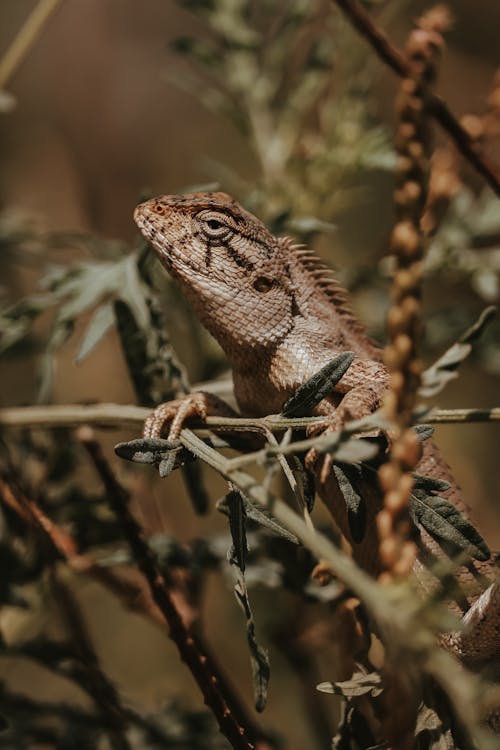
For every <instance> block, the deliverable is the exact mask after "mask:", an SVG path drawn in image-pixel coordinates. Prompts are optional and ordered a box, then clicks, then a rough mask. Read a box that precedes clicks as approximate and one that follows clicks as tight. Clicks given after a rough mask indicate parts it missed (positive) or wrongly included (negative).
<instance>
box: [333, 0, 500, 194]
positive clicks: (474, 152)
mask: <svg viewBox="0 0 500 750" xmlns="http://www.w3.org/2000/svg"><path fill="white" fill-rule="evenodd" d="M333 2H334V3H336V5H338V7H339V8H340V9H341V10H342V12H343V13H344V14H345V15H346V16H347V17H348V18H349V20H350V22H351V23H352V25H353V26H354V28H355V29H357V30H358V31H359V33H360V34H361V35H362V36H363V37H364V38H365V39H366V40H367V42H368V43H369V44H370V45H371V46H372V47H373V49H374V50H375V52H376V53H377V55H378V56H379V57H380V59H381V60H382V61H383V62H384V63H385V64H386V65H388V66H389V67H390V68H391V69H392V70H393V71H394V72H395V73H397V75H399V76H401V77H402V78H406V77H408V76H409V75H410V74H411V65H410V62H409V60H408V59H407V57H406V56H405V55H403V54H402V52H400V50H398V49H397V48H396V47H395V46H394V45H393V44H392V42H391V41H390V40H389V39H388V37H387V36H386V35H385V34H384V32H383V31H382V30H381V29H380V28H379V27H378V26H376V24H375V23H374V22H373V20H372V19H371V18H370V15H369V13H368V12H367V11H366V10H365V9H364V8H363V6H362V5H361V3H360V2H358V0H333ZM428 106H429V112H430V114H431V115H432V116H433V117H434V118H435V119H436V120H437V122H439V124H440V125H441V127H442V128H443V129H444V130H446V132H447V133H448V135H449V136H450V138H452V140H453V141H454V143H455V145H456V147H457V148H458V150H459V151H460V153H461V154H462V156H463V157H464V158H465V159H467V161H469V162H470V163H471V164H472V165H473V167H474V168H475V169H476V170H477V172H479V174H480V175H481V176H482V177H483V178H484V179H485V180H486V182H487V183H488V185H489V186H490V187H491V188H492V190H494V192H495V193H496V195H497V196H498V197H500V175H499V174H498V170H497V168H496V167H495V166H494V165H493V164H490V162H489V161H488V160H487V159H486V157H485V156H484V155H483V154H481V153H480V151H479V148H478V144H477V142H476V141H475V140H474V138H473V137H471V135H470V134H469V133H468V132H467V130H466V129H465V128H464V127H463V126H462V125H461V124H460V122H459V121H458V120H457V118H456V117H455V115H454V114H453V113H452V112H451V111H450V109H449V108H448V106H447V104H446V103H445V102H444V101H443V99H441V98H440V97H439V96H436V95H433V96H431V97H430V99H429V103H428Z"/></svg>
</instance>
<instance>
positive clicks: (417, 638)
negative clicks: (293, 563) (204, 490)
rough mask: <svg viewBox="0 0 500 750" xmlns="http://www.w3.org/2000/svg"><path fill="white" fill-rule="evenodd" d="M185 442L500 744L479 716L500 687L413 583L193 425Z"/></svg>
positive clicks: (481, 739)
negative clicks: (430, 621)
mask: <svg viewBox="0 0 500 750" xmlns="http://www.w3.org/2000/svg"><path fill="white" fill-rule="evenodd" d="M180 442H181V443H182V444H183V445H184V447H185V448H187V449H188V450H189V451H191V452H192V453H194V454H195V455H196V456H197V457H198V458H200V459H202V460H203V461H205V463H207V464H208V465H209V466H211V467H212V468H213V469H215V470H216V471H217V472H219V473H220V474H221V475H222V476H223V477H224V478H225V479H226V480H228V481H230V482H231V484H232V485H234V486H236V487H237V488H238V489H239V490H240V491H241V492H242V493H243V494H245V495H247V496H248V497H249V498H251V499H252V500H253V501H254V502H255V503H257V504H258V505H260V506H263V507H264V508H265V509H268V510H269V509H271V510H272V513H273V516H274V517H275V518H276V519H277V520H278V521H279V522H280V523H281V524H282V525H283V526H284V527H285V528H286V529H287V530H288V531H290V532H292V534H294V535H295V536H296V537H297V538H298V539H299V540H300V541H301V542H302V544H303V545H304V546H305V547H306V548H307V549H309V550H310V551H311V552H312V554H313V555H314V556H315V557H316V559H317V560H321V561H322V562H323V563H324V564H325V565H326V566H328V567H329V568H330V570H331V571H332V573H333V574H334V575H335V576H336V577H337V578H339V579H340V580H341V581H342V582H343V583H344V584H345V585H346V586H347V587H348V588H349V589H350V590H351V591H353V592H354V594H356V595H357V596H358V597H359V598H360V599H361V601H363V603H364V604H365V606H366V607H367V609H368V611H369V613H370V615H371V617H372V618H373V620H374V622H375V623H376V627H377V631H378V634H379V636H380V637H381V640H382V642H383V643H384V646H385V648H386V649H388V650H390V651H392V653H393V654H396V655H397V656H398V658H399V659H400V661H401V659H404V661H405V664H406V665H407V669H409V668H410V667H411V665H412V664H415V665H419V667H423V669H424V670H425V671H426V672H427V673H428V674H430V675H432V676H434V678H435V679H436V681H437V682H438V683H439V685H440V686H441V687H442V689H443V690H444V691H445V692H446V694H447V695H448V697H449V699H450V701H451V703H452V704H453V707H454V709H455V711H456V712H457V714H458V715H460V716H461V719H462V723H463V724H464V726H466V727H467V729H468V731H469V732H470V734H471V736H472V737H474V738H476V739H477V740H478V743H477V744H478V746H479V745H481V746H482V747H488V748H492V747H493V746H494V745H493V742H494V740H492V742H491V744H490V739H491V737H492V735H491V734H490V733H489V732H486V731H484V730H482V729H481V728H480V727H479V726H478V723H477V716H478V715H480V714H482V713H484V712H485V711H487V710H489V709H490V708H491V705H496V702H497V700H498V691H495V690H493V693H492V695H488V696H487V695H486V694H485V691H483V690H481V689H480V678H479V677H478V676H477V675H474V674H472V673H470V672H468V671H467V670H465V669H464V668H463V666H462V665H461V664H459V662H458V661H457V660H456V659H455V658H454V657H453V656H452V655H451V654H450V653H447V652H445V651H444V650H443V649H442V648H440V647H439V646H438V644H437V640H436V637H435V633H434V632H433V630H431V629H430V628H429V627H428V626H427V627H426V626H425V618H426V613H425V603H424V602H422V601H421V599H420V597H418V596H415V592H414V589H413V588H409V589H408V588H407V589H404V588H403V587H401V585H398V586H394V585H391V584H384V585H381V584H377V583H376V582H375V581H374V580H373V578H371V577H370V576H369V575H368V573H366V572H365V571H364V570H362V569H361V568H360V567H359V566H358V565H357V564H356V563H355V562H354V560H353V559H352V558H350V557H348V556H347V555H346V554H345V553H344V552H343V551H342V550H341V549H340V548H338V547H335V546H334V545H333V544H332V543H331V541H330V540H329V539H328V538H327V537H326V536H324V534H322V533H320V532H318V531H317V530H316V529H314V528H311V527H310V526H309V525H308V524H307V523H306V522H305V521H304V520H303V519H302V518H301V517H300V516H299V515H298V514H297V513H296V512H295V511H294V510H292V509H291V508H290V507H289V506H288V505H287V504H286V503H285V502H283V500H281V499H279V498H277V497H272V496H270V494H269V493H268V492H267V491H266V490H265V489H264V488H263V487H262V485H260V484H259V483H258V482H257V481H256V480H255V479H254V478H253V477H251V476H250V475H248V474H245V473H243V472H241V471H232V470H231V463H230V460H229V459H227V458H225V457H224V456H222V455H221V454H220V453H218V452H217V451H216V450H214V449H213V448H211V447H210V446H208V445H207V444H206V443H204V442H203V441H202V440H201V439H200V438H199V437H197V436H196V435H195V434H194V432H192V430H189V429H187V428H184V429H183V430H182V431H181V433H180ZM417 623H418V624H419V629H418V634H417V632H416V627H417ZM408 633H412V637H411V638H408ZM457 685H460V686H461V688H463V692H461V691H459V690H457ZM481 743H483V744H481Z"/></svg>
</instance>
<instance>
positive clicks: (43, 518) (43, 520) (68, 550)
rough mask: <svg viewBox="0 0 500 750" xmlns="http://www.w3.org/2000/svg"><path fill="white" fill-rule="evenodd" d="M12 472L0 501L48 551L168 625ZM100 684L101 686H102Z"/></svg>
mask: <svg viewBox="0 0 500 750" xmlns="http://www.w3.org/2000/svg"><path fill="white" fill-rule="evenodd" d="M6 456H7V458H8V452H7V453H6ZM10 471H11V474H12V476H11V474H8V472H7V473H6V474H5V476H4V477H0V500H1V501H3V502H4V503H5V505H7V506H8V507H9V508H10V509H11V510H13V511H14V512H15V513H16V514H17V515H18V516H19V518H21V519H22V520H23V521H24V523H26V524H27V525H28V526H29V527H32V528H33V529H34V530H35V532H37V533H38V534H39V535H40V538H41V539H42V540H43V541H44V542H48V545H49V549H50V550H52V551H53V553H54V555H55V556H57V555H60V556H61V557H62V558H63V559H64V560H65V562H66V563H67V564H68V566H69V568H70V569H71V570H73V571H74V572H75V573H77V574H79V575H81V574H84V575H89V576H90V577H91V578H93V579H94V580H95V581H96V582H98V583H100V584H101V585H103V586H105V587H106V588H107V589H108V590H110V591H111V592H112V593H113V594H114V595H115V596H117V597H118V598H119V599H120V601H121V602H122V604H123V605H124V606H125V607H126V608H128V609H129V610H131V611H134V612H137V613H138V614H142V615H146V616H148V617H149V618H150V619H152V620H153V621H154V622H156V623H158V624H161V625H165V624H168V620H167V618H166V617H165V613H164V611H163V610H162V609H161V608H160V607H158V606H157V604H155V601H152V600H150V599H149V597H148V596H146V592H145V590H144V589H143V587H142V586H141V585H140V584H139V583H137V582H135V581H133V580H129V579H125V578H123V577H121V576H119V575H117V574H115V572H114V571H113V570H110V569H109V568H107V567H103V566H101V565H100V564H99V563H98V562H96V561H95V560H94V559H92V557H90V556H89V555H86V554H81V553H79V552H78V548H77V544H76V541H75V540H74V538H73V537H72V536H71V534H69V533H68V532H67V531H66V530H65V529H63V528H62V527H61V526H58V525H57V524H56V523H54V522H53V521H52V520H51V519H50V518H49V517H48V516H47V515H46V514H45V513H44V512H43V511H42V510H41V508H40V507H39V505H38V504H37V503H36V502H35V501H34V500H32V499H29V498H27V497H26V496H25V494H24V493H23V492H22V490H21V488H20V487H19V486H18V482H17V481H16V472H15V467H14V466H10ZM117 486H119V485H117ZM134 523H135V522H134ZM61 585H62V584H61ZM164 585H167V584H166V581H164ZM172 601H173V600H172ZM174 606H175V604H174ZM74 622H75V620H74V612H73V617H72V623H73V624H74ZM79 633H80V630H79ZM80 635H81V633H80ZM197 640H198V643H199V645H200V644H201V651H203V652H205V654H207V653H208V648H207V646H206V644H204V643H203V641H202V638H201V637H200V636H199V635H198V636H197ZM210 661H211V664H210ZM210 661H208V660H207V662H206V668H207V670H208V669H210V668H211V675H212V676H213V677H215V675H217V677H215V679H216V680H217V682H218V683H219V691H220V692H221V694H224V696H225V697H226V701H227V703H228V704H229V705H232V706H233V707H236V710H237V713H238V715H239V716H241V717H243V723H244V724H245V726H247V727H248V728H251V731H252V734H253V735H254V736H255V737H259V738H262V740H259V743H258V745H257V748H258V750H266V748H268V747H269V746H268V745H266V744H265V742H264V734H263V732H262V730H261V729H260V728H259V727H258V726H257V725H255V722H254V721H253V720H252V719H251V717H249V716H247V715H246V711H245V709H244V707H243V706H242V705H241V704H240V702H239V699H238V698H237V696H235V695H234V694H233V693H232V691H231V688H230V687H229V685H227V683H226V682H225V680H224V678H223V676H222V675H220V674H219V673H218V670H217V668H216V666H215V660H214V659H213V657H210ZM104 679H105V678H104ZM207 679H208V678H207ZM100 684H101V682H100V683H99V685H100ZM120 708H121V707H120ZM125 713H126V712H125ZM125 713H124V712H123V710H122V714H123V716H125ZM127 718H128V713H127ZM108 723H109V722H108ZM110 728H111V727H110ZM113 731H116V728H114V727H113ZM117 747H118V744H117ZM123 747H125V746H123ZM237 747H240V745H237Z"/></svg>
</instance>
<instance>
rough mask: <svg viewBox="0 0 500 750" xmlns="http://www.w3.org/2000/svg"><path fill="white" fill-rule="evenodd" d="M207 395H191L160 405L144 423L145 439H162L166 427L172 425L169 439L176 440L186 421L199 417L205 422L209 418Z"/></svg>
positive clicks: (200, 393)
mask: <svg viewBox="0 0 500 750" xmlns="http://www.w3.org/2000/svg"><path fill="white" fill-rule="evenodd" d="M207 395H208V394H206V393H203V392H199V393H190V394H189V395H188V396H186V397H184V398H178V399H175V400H174V401H167V402H166V403H164V404H160V405H159V406H157V407H156V409H155V410H154V411H152V412H151V414H150V415H149V417H148V418H147V419H146V421H145V422H144V427H143V430H142V434H143V437H145V438H159V437H161V435H162V433H163V432H164V430H165V428H166V426H167V425H168V424H169V423H170V427H169V431H168V439H169V440H174V439H176V438H177V437H179V433H180V431H181V430H182V425H183V424H184V421H185V420H186V419H189V418H190V417H199V418H200V419H202V420H205V419H206V416H207V399H206V396H207Z"/></svg>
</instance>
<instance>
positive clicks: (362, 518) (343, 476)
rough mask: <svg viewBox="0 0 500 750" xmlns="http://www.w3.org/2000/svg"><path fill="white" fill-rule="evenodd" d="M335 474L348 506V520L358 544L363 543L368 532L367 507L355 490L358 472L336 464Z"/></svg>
mask: <svg viewBox="0 0 500 750" xmlns="http://www.w3.org/2000/svg"><path fill="white" fill-rule="evenodd" d="M333 472H334V474H335V476H336V478H337V482H338V485H339V489H340V491H341V493H342V495H343V497H344V500H345V504H346V506H347V520H348V523H349V529H350V531H351V534H352V538H353V540H354V541H355V542H356V544H359V543H360V542H361V541H363V537H364V535H365V530H366V505H365V502H364V500H363V498H362V497H361V495H360V494H359V493H358V491H357V490H356V488H355V481H356V476H357V472H356V470H355V469H353V467H352V466H338V464H334V466H333Z"/></svg>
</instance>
